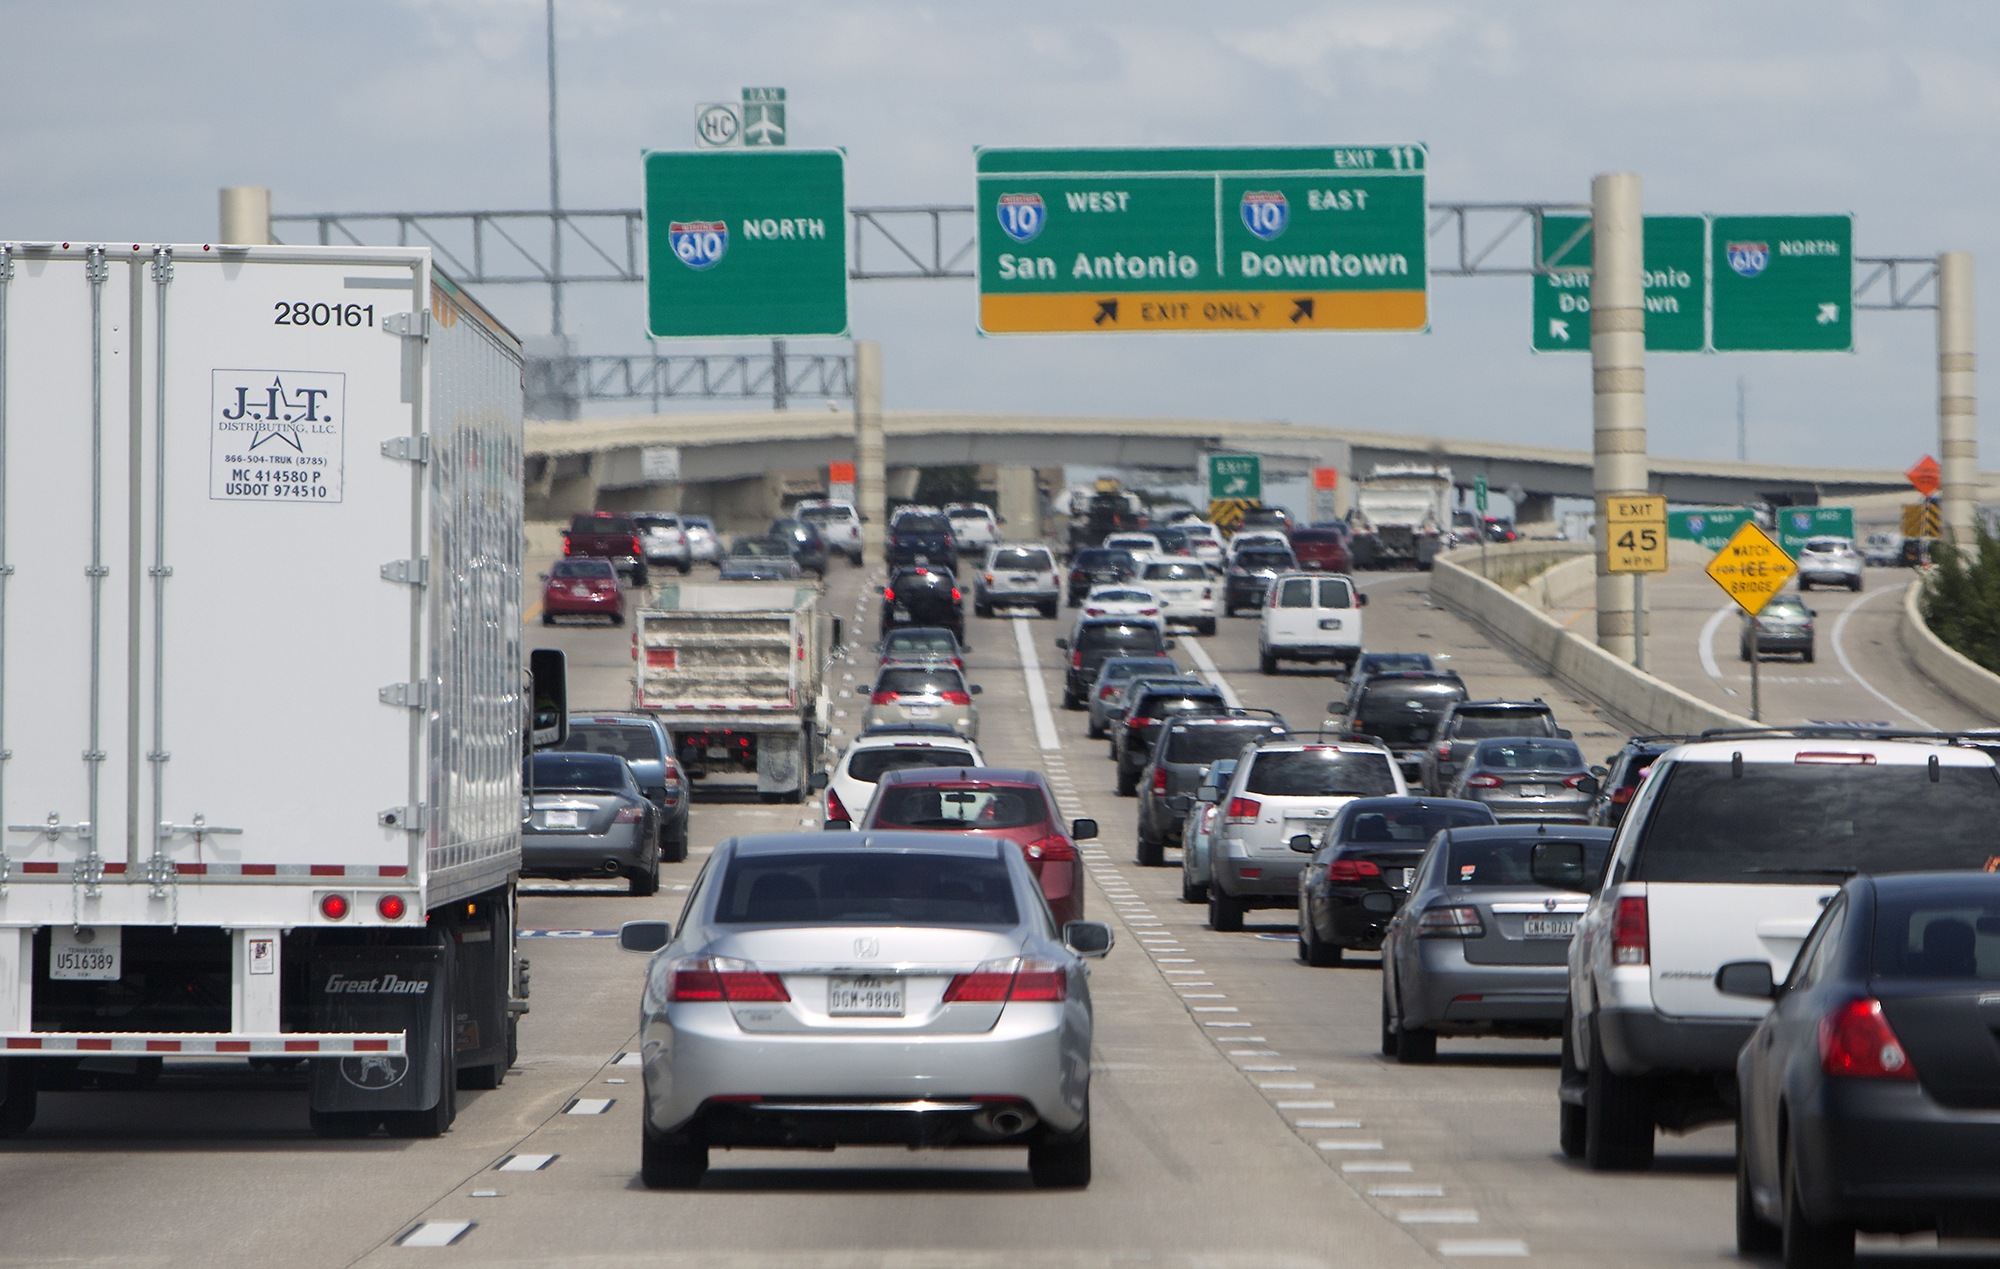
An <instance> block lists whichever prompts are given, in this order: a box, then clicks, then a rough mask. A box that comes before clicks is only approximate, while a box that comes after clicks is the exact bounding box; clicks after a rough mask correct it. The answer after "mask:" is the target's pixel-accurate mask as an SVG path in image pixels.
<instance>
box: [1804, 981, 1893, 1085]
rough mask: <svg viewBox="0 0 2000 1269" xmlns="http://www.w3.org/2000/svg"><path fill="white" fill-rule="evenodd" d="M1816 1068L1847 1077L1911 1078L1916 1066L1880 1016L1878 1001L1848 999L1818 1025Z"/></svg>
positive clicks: (1885, 1020)
mask: <svg viewBox="0 0 2000 1269" xmlns="http://www.w3.org/2000/svg"><path fill="white" fill-rule="evenodd" d="M1819 1069H1820V1070H1822V1071H1825V1072H1826V1073H1827V1074H1828V1075H1842V1076H1846V1077H1848V1078H1849V1079H1864V1080H1913V1079H1915V1078H1917V1068H1916V1067H1914V1066H1912V1065H1911V1064H1910V1055H1909V1054H1908V1053H1906V1052H1904V1050H1903V1042H1902V1041H1901V1040H1898V1039H1897V1038H1896V1032H1895V1031H1894V1029H1892V1028H1891V1027H1890V1026H1889V1020H1888V1019H1887V1018H1884V1017H1883V1016H1882V1002H1881V1001H1879V1000H1875V999H1873V998H1868V999H1862V1000H1850V1001H1848V1002H1847V1003H1846V1004H1844V1005H1842V1006H1841V1007H1840V1008H1838V1009H1836V1010H1834V1011H1833V1012H1832V1013H1830V1014H1828V1015H1827V1016H1826V1017H1824V1018H1822V1019H1820V1024H1819Z"/></svg>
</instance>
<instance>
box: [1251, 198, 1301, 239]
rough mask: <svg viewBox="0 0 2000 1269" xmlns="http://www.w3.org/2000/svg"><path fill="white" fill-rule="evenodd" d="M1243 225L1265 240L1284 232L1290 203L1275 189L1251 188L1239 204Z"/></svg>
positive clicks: (1290, 213)
mask: <svg viewBox="0 0 2000 1269" xmlns="http://www.w3.org/2000/svg"><path fill="white" fill-rule="evenodd" d="M1241 210H1242V213H1243V227H1244V228H1245V229H1248V230H1249V231H1250V232H1251V233H1253V234H1255V235H1257V236H1258V237H1259V238H1261V239H1263V240H1264V241H1265V242H1269V241H1271V239H1273V238H1276V237H1277V236H1278V235H1279V234H1281V233H1283V232H1285V226H1286V225H1287V224H1289V223H1290V222H1291V219H1292V208H1291V204H1290V203H1287V202H1286V201H1285V196H1284V195H1283V194H1282V193H1279V192H1278V191H1276V190H1251V191H1249V192H1247V193H1245V194H1244V195H1243V202H1242V204H1241Z"/></svg>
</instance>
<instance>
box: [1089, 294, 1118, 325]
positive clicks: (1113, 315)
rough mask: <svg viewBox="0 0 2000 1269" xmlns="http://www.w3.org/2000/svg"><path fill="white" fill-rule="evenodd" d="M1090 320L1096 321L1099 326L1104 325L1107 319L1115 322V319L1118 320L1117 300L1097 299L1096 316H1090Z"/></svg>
mask: <svg viewBox="0 0 2000 1269" xmlns="http://www.w3.org/2000/svg"><path fill="white" fill-rule="evenodd" d="M1090 320H1091V321H1092V322H1094V323H1096V324H1097V325H1099V326H1102V325H1104V323H1105V322H1107V321H1111V322H1115V321H1117V320H1118V301H1117V300H1099V301H1098V302H1097V316H1096V317H1093V318H1091V319H1090Z"/></svg>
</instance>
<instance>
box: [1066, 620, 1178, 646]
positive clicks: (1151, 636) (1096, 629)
mask: <svg viewBox="0 0 2000 1269" xmlns="http://www.w3.org/2000/svg"><path fill="white" fill-rule="evenodd" d="M1164 643H1165V641H1164V640H1163V639H1161V638H1160V628H1159V627H1158V626H1156V625H1153V624H1152V623H1151V622H1146V623H1143V624H1141V623H1138V622H1132V623H1119V624H1117V625H1103V626H1085V627H1084V628H1083V629H1082V630H1080V631H1078V632H1077V636H1076V650H1077V651H1079V652H1097V651H1101V650H1103V649H1105V648H1131V649H1134V650H1135V651H1140V652H1157V651H1159V650H1160V648H1161V647H1162V646H1163V645H1164Z"/></svg>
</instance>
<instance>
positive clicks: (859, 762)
mask: <svg viewBox="0 0 2000 1269" xmlns="http://www.w3.org/2000/svg"><path fill="white" fill-rule="evenodd" d="M978 765H979V764H978V763H976V762H974V761H973V760H972V753H971V751H969V750H965V749H948V748H944V747H942V746H935V745H887V746H884V747H882V748H880V749H857V750H855V751H854V756H853V757H852V758H849V759H848V760H847V774H848V776H849V777H850V778H851V779H855V780H859V781H861V782H862V783H864V784H874V783H875V782H876V781H878V780H880V779H881V778H882V773H883V772H884V771H901V770H904V769H905V768H907V767H976V766H978Z"/></svg>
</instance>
